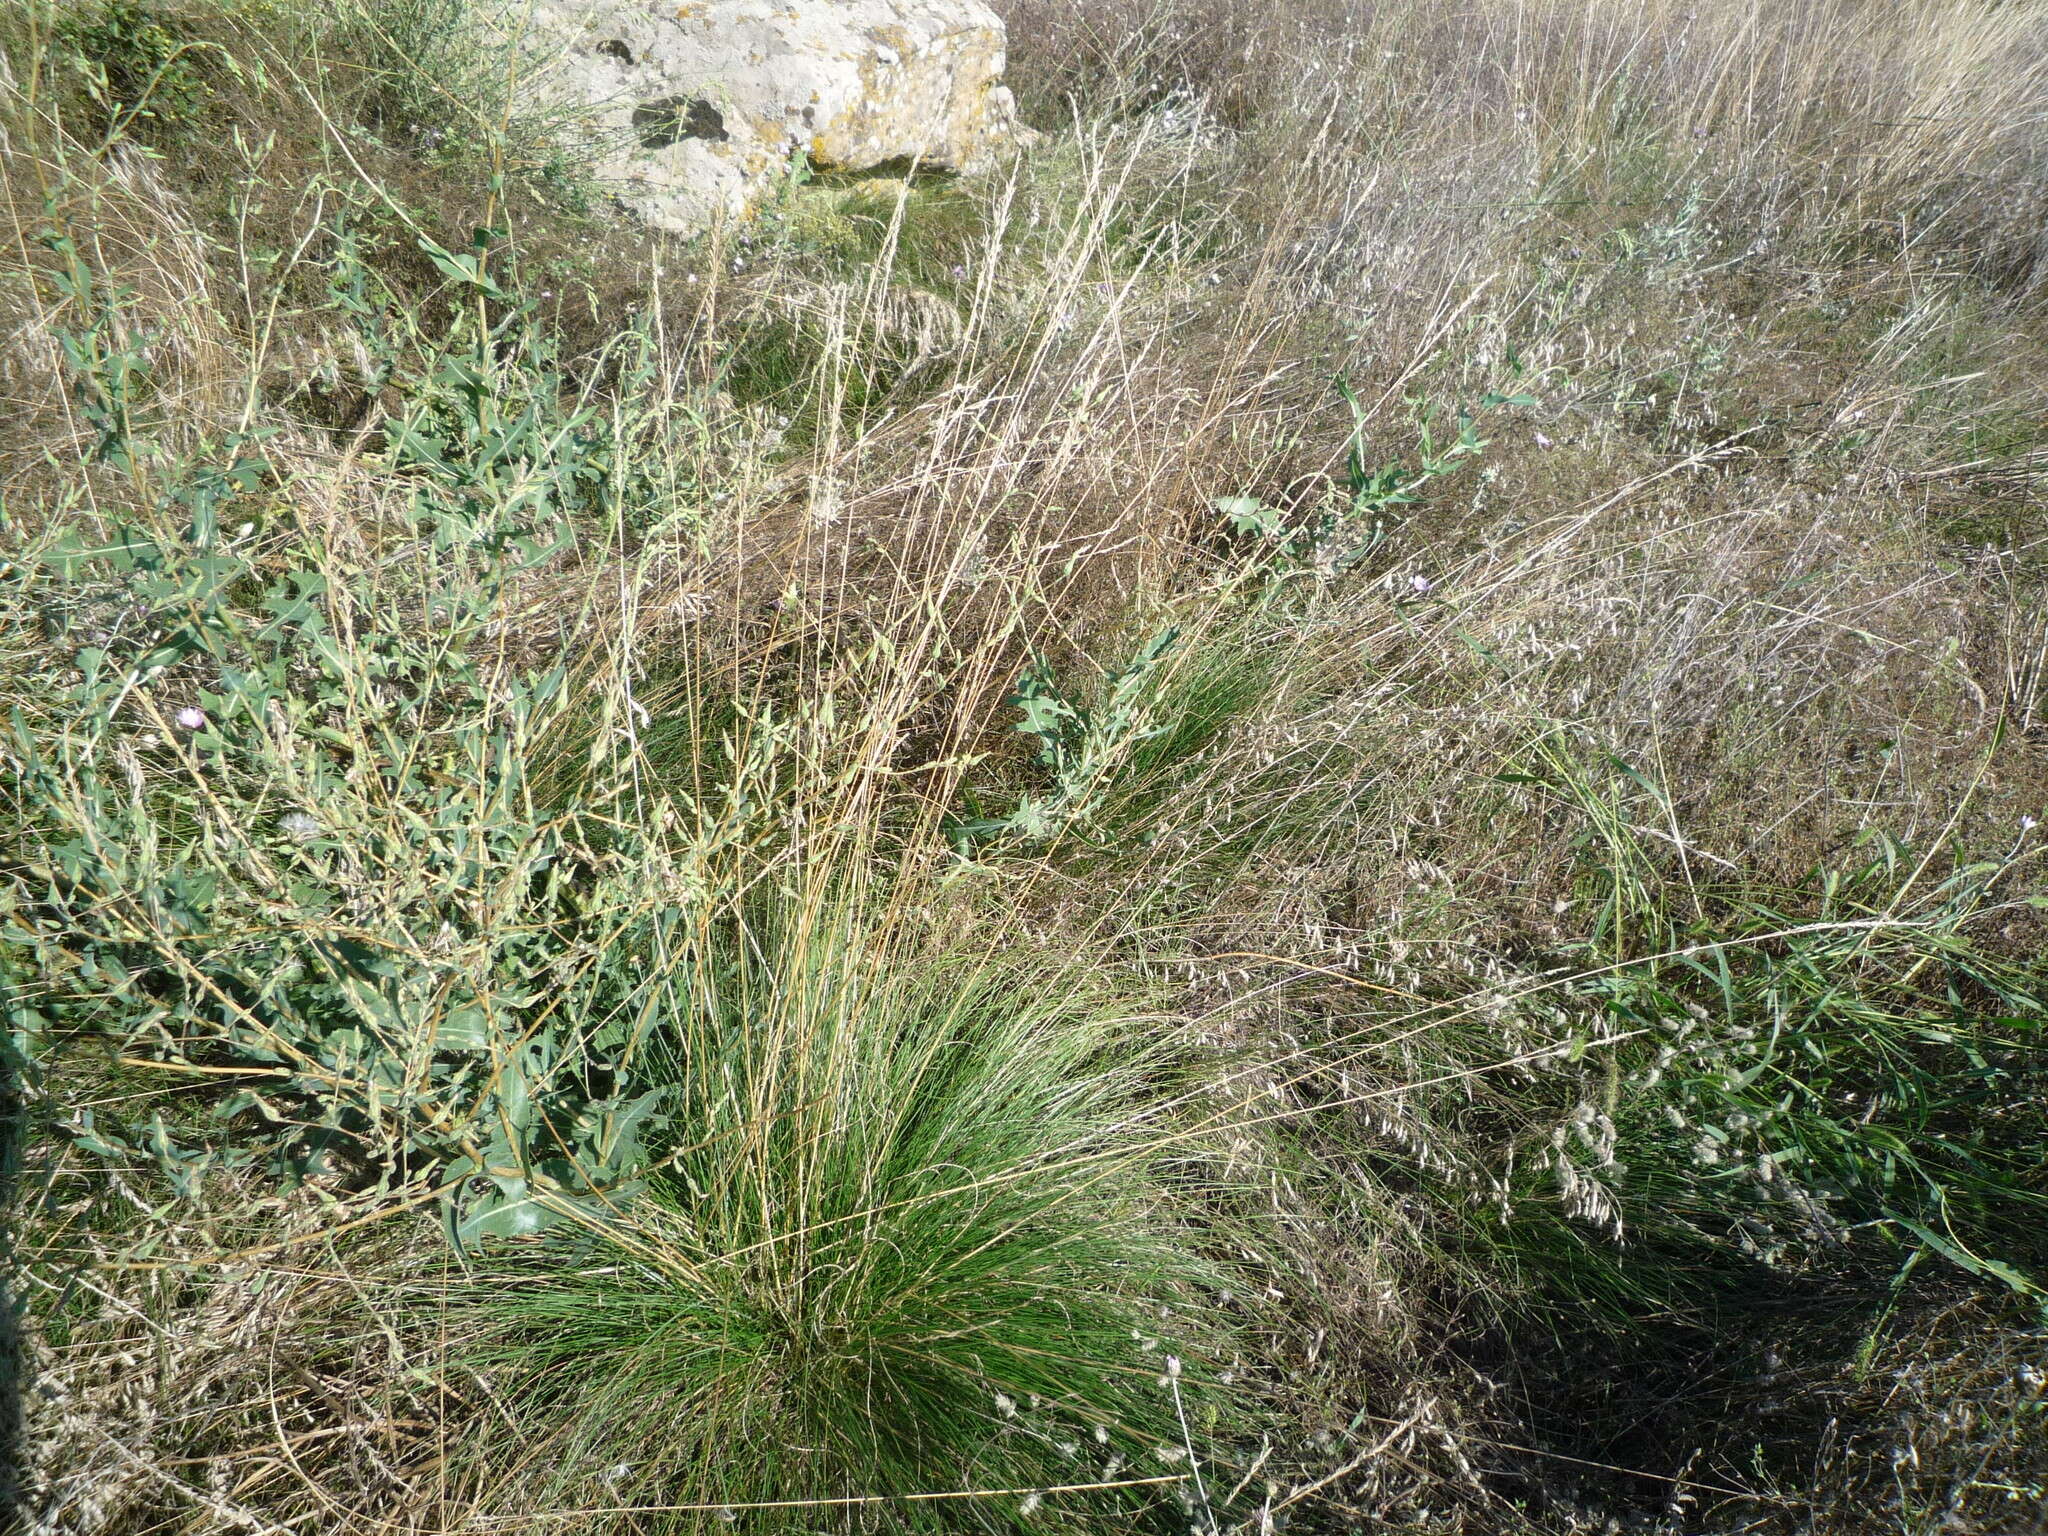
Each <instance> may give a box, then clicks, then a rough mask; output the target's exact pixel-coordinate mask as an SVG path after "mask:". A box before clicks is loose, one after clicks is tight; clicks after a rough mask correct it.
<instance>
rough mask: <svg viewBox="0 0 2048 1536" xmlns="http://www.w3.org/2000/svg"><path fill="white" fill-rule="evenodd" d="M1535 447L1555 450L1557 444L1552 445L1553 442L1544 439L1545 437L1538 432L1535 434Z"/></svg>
mask: <svg viewBox="0 0 2048 1536" xmlns="http://www.w3.org/2000/svg"><path fill="white" fill-rule="evenodd" d="M1536 446H1537V447H1538V448H1555V447H1556V446H1557V444H1555V443H1553V442H1552V441H1551V440H1550V439H1549V438H1547V437H1545V436H1544V435H1543V434H1542V433H1541V432H1538V433H1537V434H1536Z"/></svg>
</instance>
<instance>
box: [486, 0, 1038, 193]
mask: <svg viewBox="0 0 2048 1536" xmlns="http://www.w3.org/2000/svg"><path fill="white" fill-rule="evenodd" d="M501 24H504V25H510V24H516V25H517V27H518V35H519V37H520V43H521V49H522V52H523V53H524V54H525V55H526V56H527V57H528V59H529V60H530V61H531V69H530V71H529V74H528V78H527V82H526V85H525V86H524V89H526V90H528V91H532V92H539V93H545V96H546V98H547V100H548V102H549V105H550V107H551V108H552V109H553V110H554V112H555V113H556V114H558V115H561V116H563V117H564V118H566V119H567V120H569V121H570V122H572V123H573V124H575V125H576V128H575V131H577V132H579V133H581V134H583V135H584V136H585V137H586V141H587V142H588V144H589V146H590V147H591V149H592V150H593V152H594V156H595V161H596V169H597V172H598V174H599V176H600V178H601V179H602V180H603V181H605V182H606V183H607V184H608V185H609V186H610V188H611V189H612V191H613V192H614V194H615V195H616V196H617V197H618V199H619V200H620V202H621V203H622V204H623V205H624V206H625V207H627V208H628V209H629V210H631V211H632V212H633V213H635V214H637V215H639V216H640V217H641V218H643V219H645V220H646V221H647V222H649V223H650V224H653V225H655V226H657V227H659V228H663V229H669V230H674V231H678V232H683V233H690V232H694V231H696V230H699V229H702V228H704V227H705V226H707V225H708V224H710V223H711V222H712V221H713V220H715V219H716V218H718V217H719V216H720V215H722V214H738V213H742V212H744V211H745V210H746V209H747V208H748V207H749V206H751V205H752V204H753V203H755V202H756V201H758V200H759V199H760V198H761V197H762V196H763V195H765V193H766V192H767V191H768V190H769V189H770V188H772V187H773V186H774V185H775V183H776V181H777V179H778V178H779V177H780V176H781V175H783V174H784V173H785V172H786V170H787V169H788V167H789V166H790V165H791V164H792V163H793V162H794V161H795V159H796V157H797V156H798V155H799V153H801V155H802V156H803V157H804V158H805V159H806V160H807V162H808V163H809V164H810V165H811V166H813V167H815V168H818V169H826V170H844V171H861V170H868V169H871V168H873V167H875V166H879V165H883V164H887V163H891V162H904V161H909V162H914V163H916V164H919V165H922V166H926V167H931V168H934V169H945V170H955V171H967V170H973V169H975V168H976V167H978V166H980V165H983V164H985V163H986V162H987V161H988V160H990V159H991V158H992V157H993V156H995V155H996V154H997V153H999V152H1000V151H1001V150H1002V149H1003V148H1005V147H1006V146H1007V145H1009V144H1011V143H1014V142H1016V141H1017V139H1018V137H1019V135H1020V133H1022V132H1024V130H1020V129H1019V127H1018V125H1017V117H1016V104H1015V102H1014V101H1013V99H1012V98H1011V95H1010V92H1009V91H1008V89H1007V88H1006V87H1005V86H1004V85H1003V83H1002V79H1003V66H1004V44H1005V39H1004V32H1003V23H1002V21H1001V19H1000V18H998V17H997V16H996V14H995V13H994V12H993V11H991V10H990V9H989V8H988V6H987V5H985V4H983V3H982V0H682V3H677V0H532V3H531V4H530V5H525V4H520V5H518V6H517V8H516V10H510V11H507V12H506V13H505V15H504V18H503V21H502V22H501Z"/></svg>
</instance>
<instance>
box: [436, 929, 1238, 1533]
mask: <svg viewBox="0 0 2048 1536" xmlns="http://www.w3.org/2000/svg"><path fill="white" fill-rule="evenodd" d="M707 938H709V939H710V940H711V942H709V943H708V944H707V945H706V947H705V948H704V949H703V950H699V951H695V952H693V953H691V954H689V955H687V956H685V957H682V958H681V959H680V964H681V966H682V968H683V970H684V972H685V974H686V975H687V977H688V982H687V984H686V985H685V986H684V987H683V988H682V989H681V990H682V992H683V993H684V995H685V996H686V997H687V998H688V999H689V1002H688V1004H687V1005H686V1011H685V1012H683V1013H682V1014H681V1016H679V1017H675V1018H672V1019H669V1020H666V1021H664V1024H663V1026H662V1028H661V1030H660V1031H659V1032H658V1033H657V1034H656V1035H654V1036H652V1037H651V1038H650V1041H649V1044H648V1046H647V1047H646V1050H647V1058H646V1065H645V1067H644V1071H643V1075H642V1080H643V1081H645V1082H649V1083H652V1084H655V1085H657V1088H658V1091H661V1092H662V1093H663V1094H664V1098H663V1101H662V1113H663V1116H664V1119H665V1121H666V1123H667V1124H668V1125H669V1126H670V1129H669V1130H668V1131H667V1132H665V1133H663V1134H662V1135H661V1136H659V1137H657V1138H655V1139H654V1140H653V1142H652V1145H651V1147H650V1151H651V1152H652V1153H653V1155H654V1158H655V1163H654V1167H655V1169H656V1170H658V1171H655V1172H651V1173H650V1175H649V1178H650V1182H651V1188H650V1189H649V1191H648V1193H647V1195H646V1196H645V1197H643V1198H642V1199H641V1200H639V1201H638V1202H636V1203H635V1204H634V1206H633V1207H632V1208H631V1209H630V1210H628V1211H623V1212H621V1213H620V1214H619V1215H618V1217H617V1218H616V1219H615V1220H605V1219H601V1220H597V1221H594V1222H592V1223H591V1224H590V1226H589V1229H588V1231H587V1232H585V1233H583V1234H581V1235H579V1236H578V1237H576V1238H575V1239H573V1240H569V1241H565V1242H563V1243H560V1244H557V1245H554V1246H553V1247H552V1248H550V1249H539V1250H534V1251H532V1252H529V1253H519V1252H508V1253H506V1254H504V1255H501V1256H497V1257H493V1258H490V1259H487V1260H485V1261H483V1262H482V1265H481V1267H480V1269H479V1270H478V1272H477V1274H476V1275H475V1276H474V1278H473V1279H472V1281H471V1282H470V1284H469V1285H468V1286H467V1287H465V1288H464V1290H463V1291H462V1292H461V1293H460V1295H459V1297H458V1299H457V1300H456V1301H455V1303H454V1305H455V1308H456V1317H455V1320H454V1321H453V1323H452V1326H453V1327H454V1328H456V1329H457V1331H458V1333H459V1334H460V1335H462V1336H463V1337H464V1346H463V1348H464V1353H465V1355H466V1357H467V1358H468V1359H470V1360H471V1361H472V1362H473V1363H475V1364H476V1365H477V1366H478V1367H479V1368H480V1369H483V1370H484V1371H486V1372H487V1373H488V1375H489V1377H490V1379H491V1381H492V1385H493V1388H494V1391H495V1392H496V1393H497V1395H498V1396H499V1398H500V1400H502V1401H504V1402H505V1403H507V1404H508V1406H509V1408H510V1411H511V1412H512V1413H513V1414H514V1415H515V1416H516V1417H517V1418H518V1419H519V1420H520V1422H521V1424H522V1426H524V1427H523V1429H522V1432H521V1433H519V1434H518V1435H516V1436H515V1437H513V1438H512V1440H511V1441H509V1442H508V1443H507V1445H506V1446H505V1449H504V1453H503V1455H504V1457H506V1458H509V1460H508V1461H507V1462H506V1465H507V1466H508V1468H509V1469H510V1470H509V1471H508V1473H507V1477H506V1484H505V1485H506V1486H507V1487H513V1486H520V1487H527V1488H530V1487H531V1486H532V1485H533V1484H534V1483H535V1482H536V1481H538V1482H539V1483H540V1484H541V1485H542V1486H544V1487H545V1488H546V1489H547V1491H548V1494H549V1496H550V1497H551V1498H562V1497H570V1498H573V1499H574V1500H576V1501H578V1502H580V1503H585V1504H588V1505H590V1506H591V1507H597V1506H600V1505H602V1504H605V1503H608V1502H609V1503H618V1504H622V1505H634V1504H641V1505H647V1506H651V1507H659V1506H664V1505H682V1506H692V1505H694V1506H696V1509H695V1511H694V1513H695V1515H696V1516H697V1518H696V1519H691V1518H688V1517H687V1512H685V1511H679V1512H678V1513H677V1515H676V1517H675V1518H674V1519H673V1520H671V1521H670V1522H669V1523H670V1524H674V1525H676V1526H678V1527H679V1528H685V1529H689V1528H694V1527H695V1526H696V1525H698V1524H702V1523H705V1522H704V1519H703V1517H704V1516H706V1515H708V1514H710V1513H714V1512H715V1508H716V1507H717V1506H721V1505H723V1506H746V1505H748V1504H751V1503H758V1502H761V1501H778V1500H780V1501H788V1502H789V1504H790V1505H791V1506H792V1507H791V1508H789V1509H786V1510H767V1511H753V1512H749V1523H750V1524H752V1525H755V1526H757V1527H759V1528H774V1529H780V1528H783V1527H784V1526H787V1527H788V1528H791V1529H811V1528H812V1527H814V1526H815V1524H816V1522H817V1520H818V1518H819V1510H821V1509H830V1508H832V1507H833V1501H838V1500H851V1501H853V1503H854V1508H855V1510H856V1512H857V1514H858V1516H859V1518H858V1519H856V1520H855V1522H854V1523H855V1524H857V1525H860V1526H863V1527H865V1526H868V1525H874V1526H876V1527H878V1528H887V1529H904V1528H912V1529H925V1528H930V1529H948V1530H950V1529H1009V1528H1012V1527H1014V1526H1016V1525H1018V1524H1019V1523H1020V1521H1021V1520H1022V1519H1023V1514H1020V1511H1019V1508H1018V1506H1019V1503H1020V1501H1021V1500H1023V1499H1024V1498H1026V1497H1027V1496H1028V1495H1029V1493H1030V1491H1031V1490H1033V1489H1038V1488H1048V1487H1053V1486H1058V1485H1067V1486H1081V1487H1085V1485H1089V1484H1095V1483H1104V1484H1108V1485H1110V1486H1109V1488H1108V1489H1107V1490H1106V1491H1104V1492H1096V1493H1092V1494H1091V1493H1079V1494H1073V1495H1068V1496H1066V1497H1064V1498H1062V1497H1058V1496H1051V1497H1050V1498H1049V1502H1048V1505H1047V1517H1048V1518H1071V1517H1083V1518H1087V1519H1089V1520H1091V1521H1094V1520H1100V1519H1103V1518H1105V1517H1106V1516H1107V1515H1108V1514H1109V1512H1110V1511H1112V1510H1118V1509H1121V1510H1123V1511H1125V1515H1124V1518H1126V1519H1128V1520H1129V1521H1130V1522H1131V1523H1133V1524H1136V1525H1142V1524H1146V1523H1148V1522H1146V1521H1144V1520H1143V1519H1141V1518H1140V1517H1141V1514H1142V1512H1143V1510H1144V1509H1145V1508H1146V1507H1147V1506H1149V1505H1160V1506H1162V1507H1163V1508H1165V1509H1170V1510H1172V1511H1173V1512H1174V1514H1175V1516H1176V1518H1178V1517H1179V1511H1180V1509H1181V1508H1182V1507H1183V1506H1184V1505H1185V1504H1187V1503H1188V1502H1189V1500H1188V1497H1187V1489H1186V1487H1185V1484H1186V1483H1187V1480H1188V1462H1189V1456H1190V1453H1191V1452H1195V1453H1196V1454H1197V1455H1199V1454H1200V1453H1199V1451H1197V1448H1196V1447H1195V1446H1194V1445H1193V1444H1191V1442H1190V1439H1189V1436H1190V1435H1191V1434H1199V1435H1201V1436H1202V1437H1203V1440H1204V1442H1206V1440H1207V1439H1208V1437H1209V1436H1210V1434H1211V1433H1212V1432H1213V1430H1214V1428H1215V1427H1216V1425H1217V1423H1218V1421H1217V1420H1216V1418H1215V1411H1216V1407H1217V1400H1218V1397H1219V1389H1218V1387H1217V1386H1216V1380H1215V1378H1216V1372H1217V1370H1218V1369H1219V1365H1218V1361H1219V1360H1222V1359H1227V1358H1228V1354H1227V1351H1226V1350H1225V1348H1224V1347H1223V1346H1224V1340H1223V1339H1222V1337H1221V1336H1220V1335H1219V1333H1218V1330H1217V1328H1216V1326H1215V1323H1214V1320H1213V1314H1212V1308H1213V1303H1214V1296H1215V1293H1216V1290H1217V1289H1218V1286H1217V1283H1216V1282H1217V1275H1218V1274H1219V1273H1220V1272H1219V1271H1217V1270H1215V1269H1213V1268H1212V1267H1211V1266H1210V1265H1208V1264H1206V1263H1205V1262H1204V1261H1202V1260H1201V1259H1199V1258H1197V1257H1196V1256H1195V1252H1196V1244H1197V1240H1196V1239H1195V1238H1194V1236H1193V1234H1192V1233H1191V1232H1190V1231H1189V1230H1188V1229H1187V1228H1186V1226H1185V1213H1177V1212H1176V1210H1175V1208H1174V1207H1175V1205H1176V1203H1177V1202H1178V1201H1179V1200H1180V1199H1181V1198H1184V1196H1176V1195H1175V1194H1173V1193H1172V1192H1171V1191H1172V1188H1173V1185H1174V1183H1175V1182H1177V1181H1176V1180H1175V1179H1174V1178H1173V1177H1172V1174H1171V1169H1170V1166H1169V1164H1168V1162H1167V1161H1166V1155H1165V1154H1163V1153H1162V1152H1160V1151H1158V1150H1155V1143H1156V1142H1157V1141H1158V1140H1159V1138H1160V1135H1161V1133H1162V1131H1163V1130H1165V1129H1166V1127H1165V1125H1164V1123H1163V1122H1162V1121H1161V1120H1160V1118H1159V1115H1158V1113H1157V1112H1156V1110H1154V1109H1152V1108H1150V1107H1149V1106H1150V1105H1151V1103H1152V1102H1154V1101H1155V1100H1156V1098H1157V1094H1158V1086H1157V1083H1158V1079H1159V1077H1160V1075H1161V1073H1162V1072H1168V1071H1170V1064H1169V1063H1168V1062H1166V1061H1164V1060H1163V1059H1162V1057H1161V1053H1160V1050H1159V1048H1158V1046H1157V1045H1156V1044H1153V1043H1150V1042H1148V1041H1147V1040H1146V1039H1145V1038H1144V1037H1143V1036H1142V1035H1141V1034H1137V1033H1135V1032H1134V1031H1133V1029H1132V1025H1133V1024H1134V1023H1136V1022H1137V1021H1136V1020H1134V1019H1132V1018H1130V1017H1128V1016H1120V1015H1119V1014H1117V1013H1116V1012H1114V1011H1112V1010H1111V1009H1109V1008H1108V1007H1107V1006H1106V1005H1107V1004H1108V1003H1109V1001H1110V1000H1109V999H1106V998H1104V997H1102V996H1100V995H1099V990H1100V989H1099V986H1097V985H1096V984H1095V983H1092V982H1090V981H1089V980H1088V979H1087V978H1086V977H1084V976H1080V975H1076V974H1074V973H1072V972H1071V971H1068V970H1063V969H1062V968H1060V967H1058V966H1052V967H1046V968H1043V969H1039V970H1036V971H1003V970H992V969H990V968H989V967H988V963H987V962H986V961H967V962H962V961H960V960H957V959H948V958H946V957H944V956H942V955H927V956H922V957H918V956H914V955H908V954H901V953H892V950H894V949H895V948H896V944H892V942H891V941H890V938H889V936H888V935H887V934H886V933H879V932H877V931H875V930H874V929H872V928H869V927H866V926H863V925H855V924H851V923H848V922H846V920H845V919H844V918H843V917H838V916H837V915H836V914H834V913H833V912H831V911H830V910H829V909H828V910H827V911H826V912H825V913H824V914H821V915H819V914H791V915H789V916H787V917H785V918H783V919H781V920H779V921H776V922H773V923H766V924H762V923H747V924H742V925H740V926H738V927H737V928H736V929H735V930H733V931H732V932H730V933H728V934H724V935H718V936H715V937H714V936H707ZM896 942H897V943H900V942H901V941H900V940H898V941H896ZM1174 1161H1179V1162H1186V1161H1187V1159H1186V1156H1185V1151H1184V1152H1183V1155H1182V1156H1181V1157H1180V1158H1178V1159H1174ZM1162 1175H1164V1183H1163V1184H1162ZM1196 1183H1197V1181H1196V1180H1194V1179H1193V1178H1192V1177H1191V1178H1190V1179H1189V1180H1188V1181H1187V1190H1186V1193H1187V1194H1192V1193H1193V1190H1194V1189H1195V1187H1196ZM472 1331H473V1333H474V1337H473V1338H471V1337H469V1335H470V1334H471V1333H472ZM1226 1395H1227V1394H1226ZM1204 1448H1206V1447H1204ZM484 1459H485V1460H486V1461H487V1462H492V1463H496V1462H498V1461H499V1459H500V1458H499V1457H498V1456H497V1455H493V1454H491V1453H488V1452H486V1453H485V1454H484ZM1197 1464H1199V1463H1197ZM933 1490H958V1491H959V1493H960V1495H961V1496H960V1497H958V1498H948V1499H943V1500H930V1499H923V1500H920V1499H918V1498H910V1499H905V1498H903V1497H902V1496H903V1495H919V1494H927V1493H929V1492H931V1491H933ZM977 1490H982V1491H980V1492H977ZM1175 1494H1179V1495H1180V1496H1181V1497H1180V1498H1179V1499H1176V1498H1174V1497H1173V1495H1175ZM807 1501H815V1502H807ZM1061 1511H1066V1514H1064V1515H1062V1514H1061V1513H1060V1512H1061ZM1024 1513H1028V1511H1026V1512H1024Z"/></svg>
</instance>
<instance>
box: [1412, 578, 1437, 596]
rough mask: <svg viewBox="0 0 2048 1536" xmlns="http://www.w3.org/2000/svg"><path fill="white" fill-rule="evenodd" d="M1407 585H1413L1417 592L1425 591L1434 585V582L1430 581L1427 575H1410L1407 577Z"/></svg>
mask: <svg viewBox="0 0 2048 1536" xmlns="http://www.w3.org/2000/svg"><path fill="white" fill-rule="evenodd" d="M1408 585H1409V586H1411V587H1413V588H1414V589H1415V590H1416V591H1417V592H1427V591H1428V590H1429V589H1430V588H1431V587H1433V586H1435V585H1436V583H1435V582H1433V581H1431V580H1430V579H1429V578H1428V577H1427V576H1410V577H1409V578H1408Z"/></svg>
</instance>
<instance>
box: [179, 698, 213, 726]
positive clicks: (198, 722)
mask: <svg viewBox="0 0 2048 1536" xmlns="http://www.w3.org/2000/svg"><path fill="white" fill-rule="evenodd" d="M178 724H179V725H181V726H183V727H184V728H185V729H186V730H188V731H197V730H202V729H204V728H205V725H206V712H205V711H204V710H201V709H195V708H193V707H192V706H191V705H190V704H187V705H186V706H185V707H184V708H183V709H181V710H179V711H178Z"/></svg>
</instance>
